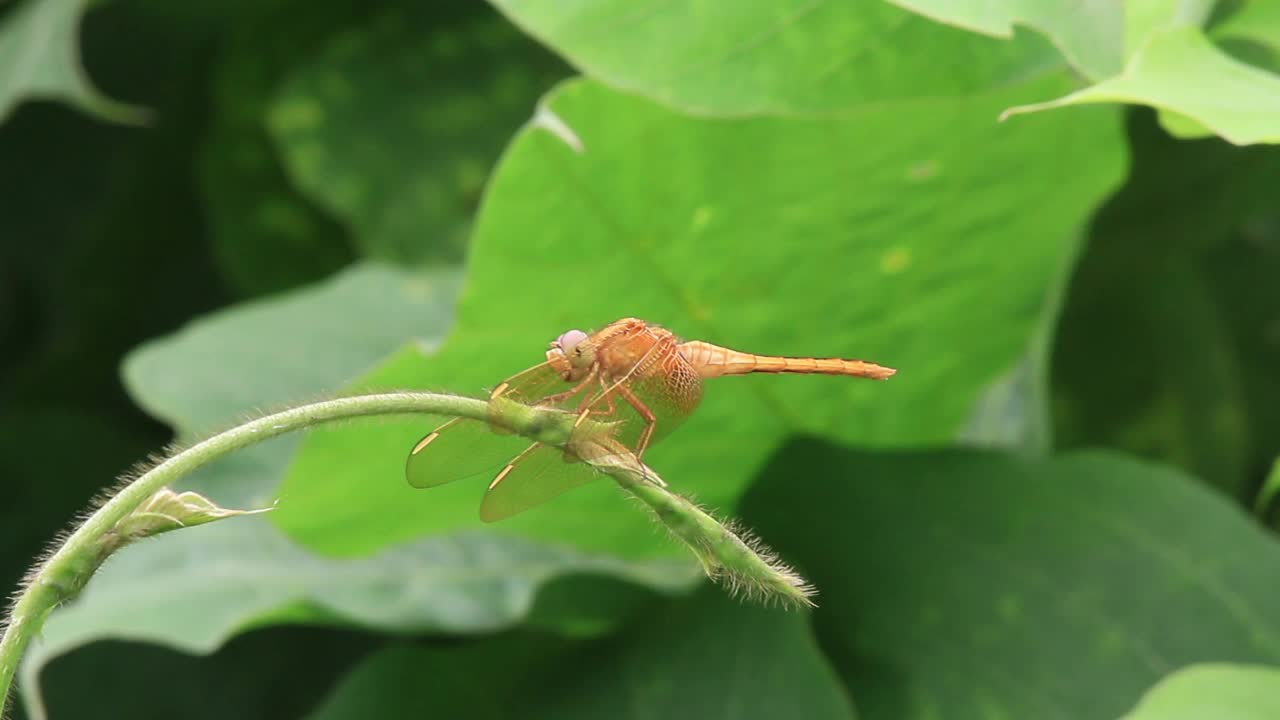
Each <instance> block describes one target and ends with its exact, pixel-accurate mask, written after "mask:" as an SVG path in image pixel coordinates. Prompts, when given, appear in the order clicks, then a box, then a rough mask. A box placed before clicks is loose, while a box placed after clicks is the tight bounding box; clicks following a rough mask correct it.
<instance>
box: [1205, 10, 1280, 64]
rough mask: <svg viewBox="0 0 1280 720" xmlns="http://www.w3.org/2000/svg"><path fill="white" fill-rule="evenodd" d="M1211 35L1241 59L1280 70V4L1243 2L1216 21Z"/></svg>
mask: <svg viewBox="0 0 1280 720" xmlns="http://www.w3.org/2000/svg"><path fill="white" fill-rule="evenodd" d="M1209 34H1210V36H1212V37H1213V38H1214V40H1215V41H1216V42H1217V43H1218V44H1219V45H1220V46H1221V47H1222V48H1223V49H1224V50H1226V51H1227V52H1229V53H1231V54H1232V55H1234V56H1235V57H1236V58H1237V59H1239V60H1242V61H1244V62H1248V63H1250V64H1252V65H1257V66H1258V67H1261V68H1266V69H1268V70H1271V71H1272V72H1280V4H1277V3H1273V2H1258V0H1252V1H1251V2H1243V3H1240V6H1239V8H1238V9H1237V10H1236V12H1234V13H1232V14H1231V15H1229V16H1227V18H1226V19H1225V20H1223V21H1222V22H1220V23H1216V24H1214V26H1213V27H1212V28H1211V29H1210V31H1209Z"/></svg>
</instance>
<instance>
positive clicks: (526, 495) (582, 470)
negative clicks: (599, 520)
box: [480, 443, 600, 522]
mask: <svg viewBox="0 0 1280 720" xmlns="http://www.w3.org/2000/svg"><path fill="white" fill-rule="evenodd" d="M599 477H600V473H599V472H598V471H597V470H596V469H595V468H593V467H591V465H589V464H587V463H585V462H582V461H581V460H576V459H573V458H572V456H566V454H565V452H564V451H563V450H561V449H560V448H556V447H552V446H550V445H542V444H540V443H535V444H533V445H531V446H529V448H528V449H527V450H525V451H524V452H522V453H520V455H519V456H517V457H516V458H515V459H514V460H512V461H511V463H510V464H509V465H507V466H506V467H504V468H503V469H502V471H501V472H499V473H498V475H497V476H496V477H495V478H494V479H493V483H492V484H490V485H489V489H488V491H486V492H485V494H484V501H483V502H481V503H480V519H481V520H484V521H485V522H495V521H497V520H502V519H505V518H509V517H511V516H512V515H517V514H519V513H522V512H524V511H525V510H528V509H529V508H532V507H534V506H535V505H540V504H542V503H544V502H546V501H547V500H550V499H551V498H553V497H556V496H557V495H560V494H562V493H565V492H568V491H569V490H572V489H573V488H576V487H578V486H580V485H585V484H587V483H589V482H591V481H592V480H595V479H597V478H599Z"/></svg>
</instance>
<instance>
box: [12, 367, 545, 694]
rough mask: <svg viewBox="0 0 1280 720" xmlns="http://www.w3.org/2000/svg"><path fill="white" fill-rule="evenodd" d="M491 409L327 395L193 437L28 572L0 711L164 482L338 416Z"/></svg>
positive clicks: (466, 401)
mask: <svg viewBox="0 0 1280 720" xmlns="http://www.w3.org/2000/svg"><path fill="white" fill-rule="evenodd" d="M489 412H490V411H489V404H488V403H486V402H485V401H483V400H476V399H473V398H466V397H458V396H455V395H440V394H435V393H413V392H397V393H383V394H376V395H360V396H353V397H343V398H336V399H333V400H324V401H322V402H317V403H312V404H309V405H302V406H300V407H296V408H291V409H289V410H285V411H283V412H278V413H274V414H271V415H266V416H264V417H260V418H258V419H256V420H251V421H250V422H247V423H245V424H243V425H240V426H237V427H235V428H232V429H230V430H227V431H226V432H223V433H220V434H218V435H214V436H213V437H211V438H209V439H207V440H203V441H201V442H199V443H196V444H195V445H192V446H191V447H189V448H187V449H185V450H182V451H181V452H178V453H177V454H175V455H172V456H171V457H169V458H167V459H166V460H164V461H163V462H161V463H160V464H158V465H156V466H155V467H153V468H151V469H150V470H148V471H146V472H145V473H143V474H142V475H140V476H139V477H138V478H137V479H136V480H134V481H133V482H131V483H129V484H128V485H127V486H125V487H124V489H122V490H121V491H120V492H119V493H117V494H116V495H115V496H114V497H112V498H111V499H110V500H108V501H107V502H106V503H104V504H103V505H102V507H100V508H98V510H97V511H96V512H94V513H93V514H92V515H90V516H89V518H88V519H87V520H85V521H84V522H83V523H82V524H81V525H80V527H78V528H76V530H75V532H73V533H71V535H69V536H68V537H67V538H66V539H65V540H64V541H63V542H62V544H61V546H60V547H58V549H57V550H56V551H55V552H54V553H53V554H52V555H50V556H49V557H48V558H47V559H46V560H45V561H44V562H43V563H41V564H40V565H39V566H38V567H37V568H36V569H35V570H34V571H33V572H32V573H31V575H30V576H29V577H28V580H27V584H26V587H25V588H24V589H23V591H22V593H21V594H20V595H19V596H18V598H17V601H16V602H15V603H14V605H13V609H12V611H11V612H10V614H9V620H8V623H7V624H6V626H5V630H4V637H3V638H0V716H3V715H4V709H5V707H6V705H7V700H8V696H9V688H10V686H11V685H12V683H13V677H14V674H15V673H16V672H17V669H18V663H19V661H20V660H21V659H22V655H23V652H24V651H25V650H26V648H27V645H29V644H30V642H31V639H32V638H33V637H35V635H36V634H38V633H39V631H40V628H41V626H43V625H44V620H45V618H46V617H47V616H48V615H49V612H50V611H52V610H53V608H54V607H56V606H57V605H58V604H59V603H61V602H63V601H64V600H67V599H68V598H70V597H71V596H72V595H74V594H75V592H76V590H78V589H79V588H80V587H82V586H83V585H84V582H85V581H86V580H87V575H88V574H89V573H91V572H92V571H93V569H94V568H95V567H96V565H97V560H98V559H100V558H101V555H100V553H99V548H100V544H101V542H102V540H103V539H104V538H105V537H106V536H107V535H108V533H110V532H111V531H112V529H113V528H114V527H115V526H116V523H118V522H120V521H121V520H122V519H124V518H125V517H126V516H127V515H128V514H129V513H131V512H133V511H134V510H135V509H137V508H138V506H139V505H141V504H142V503H143V502H146V500H147V499H148V498H150V497H151V496H152V495H154V494H155V493H156V492H158V491H159V490H161V489H162V488H164V487H167V486H168V485H171V484H172V483H173V482H175V481H176V480H178V479H179V478H181V477H183V476H185V475H187V474H189V473H191V472H192V471H193V470H195V469H197V468H199V467H201V466H203V465H207V464H208V463H210V462H212V461H214V460H217V459H218V458H221V457H223V456H225V455H228V454H230V453H232V452H235V451H236V450H240V449H242V448H245V447H248V446H250V445H253V444H255V443H259V442H262V441H263V440H269V439H271V438H274V437H277V436H279V435H283V434H284V433H287V432H291V431H293V430H301V429H305V428H308V427H313V426H315V425H321V424H324V423H328V422H333V421H335V420H346V419H349V418H356V417H366V416H371V415H404V414H429V415H449V416H453V417H466V418H473V419H476V420H488V419H490V416H489ZM539 415H542V413H538V412H536V411H533V410H530V412H529V413H527V414H524V416H523V417H521V416H519V414H517V413H513V417H511V418H505V417H504V420H509V421H510V422H511V423H512V426H513V427H514V428H515V429H517V430H519V429H520V426H521V425H523V426H525V427H529V426H530V423H531V421H532V419H533V418H535V417H536V416H539ZM542 419H543V421H544V422H545V421H546V420H547V418H546V417H543V418H542ZM535 429H537V428H535Z"/></svg>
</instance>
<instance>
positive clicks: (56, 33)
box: [0, 0, 143, 122]
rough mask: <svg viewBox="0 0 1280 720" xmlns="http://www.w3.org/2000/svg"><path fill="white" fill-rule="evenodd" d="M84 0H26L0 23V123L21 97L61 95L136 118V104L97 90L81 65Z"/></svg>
mask: <svg viewBox="0 0 1280 720" xmlns="http://www.w3.org/2000/svg"><path fill="white" fill-rule="evenodd" d="M87 4H88V3H87V1H86V0H26V1H25V2H23V3H21V4H20V5H19V6H18V7H17V8H15V9H13V10H11V11H10V12H9V13H8V14H7V15H6V16H5V17H4V18H3V22H2V23H0V122H4V119H5V117H7V116H8V115H9V113H10V112H11V111H12V110H13V108H14V107H15V106H17V105H18V103H21V102H22V101H24V100H37V99H39V100H61V101H63V102H68V103H71V104H72V105H75V106H76V107H79V108H80V109H82V110H84V111H86V112H90V113H93V114H95V115H97V116H99V117H102V118H105V119H108V120H113V121H116V122H138V121H140V120H141V119H142V118H143V113H142V111H141V110H140V109H139V108H134V107H130V106H128V105H124V104H121V103H118V102H115V101H113V100H110V99H108V98H107V97H106V96H104V95H103V94H102V93H100V92H98V91H97V89H95V88H94V87H93V84H92V83H91V82H90V81H89V78H88V77H87V76H86V75H85V72H84V68H83V67H81V65H80V48H79V36H78V32H79V28H80V16H81V14H82V13H83V12H84V9H85V5H87Z"/></svg>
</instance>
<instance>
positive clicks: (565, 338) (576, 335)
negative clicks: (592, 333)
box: [556, 330, 587, 353]
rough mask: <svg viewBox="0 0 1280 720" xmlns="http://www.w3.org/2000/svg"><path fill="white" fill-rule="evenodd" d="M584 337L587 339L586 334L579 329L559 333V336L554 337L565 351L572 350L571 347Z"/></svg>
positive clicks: (575, 345) (574, 346)
mask: <svg viewBox="0 0 1280 720" xmlns="http://www.w3.org/2000/svg"><path fill="white" fill-rule="evenodd" d="M586 339H587V334H586V333H584V332H582V331H581V330H570V331H568V332H566V333H564V334H563V335H561V336H560V337H558V338H556V344H557V345H559V346H560V349H561V350H563V351H565V352H566V353H570V352H573V349H574V348H576V347H577V346H578V343H580V342H582V341H583V340H586Z"/></svg>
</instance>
